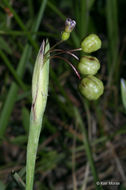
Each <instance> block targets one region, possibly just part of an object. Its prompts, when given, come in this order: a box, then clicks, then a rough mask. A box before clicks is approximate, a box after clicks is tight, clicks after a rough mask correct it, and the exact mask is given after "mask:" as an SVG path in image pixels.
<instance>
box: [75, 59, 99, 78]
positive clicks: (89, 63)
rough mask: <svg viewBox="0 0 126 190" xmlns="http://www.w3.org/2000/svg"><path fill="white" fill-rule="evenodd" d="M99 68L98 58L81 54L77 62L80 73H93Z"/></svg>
mask: <svg viewBox="0 0 126 190" xmlns="http://www.w3.org/2000/svg"><path fill="white" fill-rule="evenodd" d="M99 69H100V62H99V60H98V59H97V58H96V57H92V56H83V57H82V58H81V59H80V62H79V64H78V70H79V71H80V73H81V74H82V75H95V74H96V73H97V72H98V70H99Z"/></svg>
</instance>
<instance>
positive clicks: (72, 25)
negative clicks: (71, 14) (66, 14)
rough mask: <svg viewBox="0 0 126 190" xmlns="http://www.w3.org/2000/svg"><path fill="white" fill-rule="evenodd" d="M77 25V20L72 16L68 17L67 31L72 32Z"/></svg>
mask: <svg viewBox="0 0 126 190" xmlns="http://www.w3.org/2000/svg"><path fill="white" fill-rule="evenodd" d="M75 26H76V22H75V20H72V19H71V18H67V19H66V22H65V32H72V30H73V29H74V28H75Z"/></svg>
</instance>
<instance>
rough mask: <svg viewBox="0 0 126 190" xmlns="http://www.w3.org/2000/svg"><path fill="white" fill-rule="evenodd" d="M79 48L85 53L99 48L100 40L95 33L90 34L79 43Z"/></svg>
mask: <svg viewBox="0 0 126 190" xmlns="http://www.w3.org/2000/svg"><path fill="white" fill-rule="evenodd" d="M81 48H82V50H83V51H84V52H85V53H91V52H94V51H97V50H98V49H100V48H101V40H100V38H99V37H98V36H97V35H96V34H90V35H89V36H87V37H86V38H85V39H84V40H83V41H82V43H81Z"/></svg>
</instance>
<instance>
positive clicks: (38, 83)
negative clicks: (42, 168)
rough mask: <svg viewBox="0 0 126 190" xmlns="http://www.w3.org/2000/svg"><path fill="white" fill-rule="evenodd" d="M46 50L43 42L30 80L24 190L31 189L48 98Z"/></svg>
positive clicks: (47, 44)
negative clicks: (29, 110) (30, 94)
mask: <svg viewBox="0 0 126 190" xmlns="http://www.w3.org/2000/svg"><path fill="white" fill-rule="evenodd" d="M44 49H45V50H44ZM48 50H49V43H46V47H45V43H44V41H43V43H42V46H41V48H40V50H39V53H38V56H37V59H36V63H35V68H34V73H33V78H32V107H31V114H30V128H29V137H28V145H27V163H26V190H32V189H33V182H34V170H35V160H36V154H37V148H38V142H39V136H40V132H41V128H42V120H43V114H44V111H45V107H46V102H47V96H48V95H47V94H48V81H49V59H48V60H45V58H44V51H45V52H47V51H48Z"/></svg>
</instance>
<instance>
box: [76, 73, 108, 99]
mask: <svg viewBox="0 0 126 190" xmlns="http://www.w3.org/2000/svg"><path fill="white" fill-rule="evenodd" d="M79 90H80V92H81V94H82V95H83V96H85V97H86V98H87V99H88V100H97V99H98V98H99V97H100V96H101V95H102V94H103V91H104V86H103V83H102V81H101V80H99V79H98V78H96V77H94V76H92V75H89V76H87V77H86V78H83V79H82V81H81V83H80V85H79Z"/></svg>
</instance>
